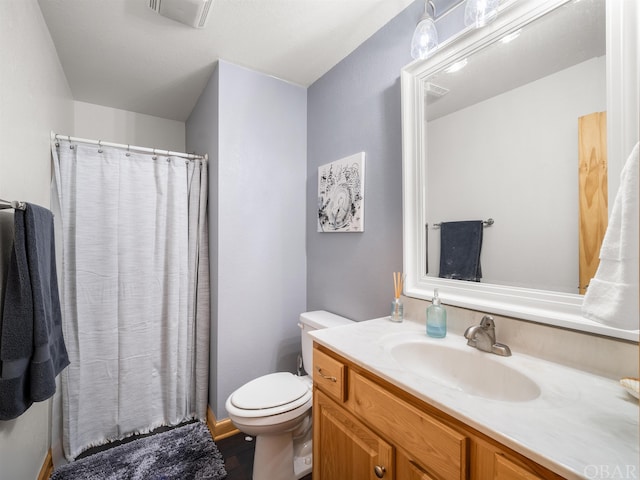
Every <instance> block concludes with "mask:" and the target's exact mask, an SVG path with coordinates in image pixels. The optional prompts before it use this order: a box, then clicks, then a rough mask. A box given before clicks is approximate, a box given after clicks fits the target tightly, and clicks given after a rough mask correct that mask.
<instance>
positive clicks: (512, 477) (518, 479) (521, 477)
mask: <svg viewBox="0 0 640 480" xmlns="http://www.w3.org/2000/svg"><path fill="white" fill-rule="evenodd" d="M493 478H494V480H542V477H539V476H538V475H536V474H535V473H532V472H530V471H529V470H527V469H525V468H524V467H521V466H520V465H518V464H516V463H514V462H512V461H511V460H509V459H508V458H507V457H505V456H504V455H502V454H501V453H496V454H495V456H494V477H493Z"/></svg>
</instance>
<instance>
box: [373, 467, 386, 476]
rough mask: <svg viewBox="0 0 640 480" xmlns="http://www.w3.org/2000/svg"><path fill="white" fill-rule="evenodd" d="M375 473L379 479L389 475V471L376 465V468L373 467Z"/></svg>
mask: <svg viewBox="0 0 640 480" xmlns="http://www.w3.org/2000/svg"><path fill="white" fill-rule="evenodd" d="M373 471H374V472H375V474H376V477H378V478H382V477H384V474H385V473H387V469H386V468H384V467H383V466H381V465H376V466H375V467H373Z"/></svg>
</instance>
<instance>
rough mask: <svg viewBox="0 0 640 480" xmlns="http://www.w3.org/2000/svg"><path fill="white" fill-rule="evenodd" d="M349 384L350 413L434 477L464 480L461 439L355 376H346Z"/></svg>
mask: <svg viewBox="0 0 640 480" xmlns="http://www.w3.org/2000/svg"><path fill="white" fill-rule="evenodd" d="M349 382H350V384H351V394H352V395H353V397H352V398H351V399H350V400H352V409H353V411H354V412H355V413H356V414H358V415H359V416H360V417H361V418H363V419H364V420H365V422H366V423H367V424H368V425H370V426H371V427H372V428H373V429H374V430H377V431H378V432H384V435H385V437H386V438H388V439H389V440H390V441H391V443H392V444H395V445H397V446H398V447H401V448H403V449H404V450H406V451H407V452H408V453H409V454H410V455H411V457H412V458H414V459H415V460H416V462H418V463H419V464H420V465H423V466H424V467H425V468H426V470H428V472H430V473H431V474H434V476H437V477H442V478H446V479H455V478H459V479H466V478H467V464H468V462H467V455H468V453H467V450H468V447H467V443H468V440H467V437H466V436H465V435H462V434H461V433H459V432H457V431H456V430H454V429H452V428H450V427H448V426H447V425H445V424H443V423H442V422H440V421H438V420H436V419H435V418H433V417H431V416H430V415H429V414H427V413H424V412H422V411H420V410H419V409H417V408H416V407H414V406H413V405H410V404H409V403H407V402H405V401H403V400H401V399H399V398H398V397H396V396H395V395H393V394H391V393H389V392H388V391H386V390H385V389H383V388H382V387H380V386H379V385H377V384H375V383H374V382H372V381H371V380H369V379H367V378H365V377H363V376H361V375H359V374H357V373H355V372H350V376H349Z"/></svg>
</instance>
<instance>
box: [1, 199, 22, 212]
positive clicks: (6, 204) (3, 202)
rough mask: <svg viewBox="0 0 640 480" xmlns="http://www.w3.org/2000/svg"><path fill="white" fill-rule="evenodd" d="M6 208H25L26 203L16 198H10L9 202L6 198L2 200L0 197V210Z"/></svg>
mask: <svg viewBox="0 0 640 480" xmlns="http://www.w3.org/2000/svg"><path fill="white" fill-rule="evenodd" d="M7 208H15V209H16V210H26V209H27V204H26V203H25V202H19V201H16V200H12V201H11V202H9V201H8V200H2V199H1V198H0V210H5V209H7Z"/></svg>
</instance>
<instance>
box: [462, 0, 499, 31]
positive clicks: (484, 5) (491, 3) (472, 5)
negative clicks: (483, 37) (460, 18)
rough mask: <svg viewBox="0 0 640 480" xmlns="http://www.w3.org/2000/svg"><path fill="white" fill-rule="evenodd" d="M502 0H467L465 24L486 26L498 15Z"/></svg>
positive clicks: (477, 26)
mask: <svg viewBox="0 0 640 480" xmlns="http://www.w3.org/2000/svg"><path fill="white" fill-rule="evenodd" d="M499 4H500V0H467V4H466V5H465V8H464V24H465V25H466V26H470V25H474V26H475V27H476V28H480V27H484V26H485V25H487V24H488V23H490V22H492V21H493V20H495V18H496V17H497V16H498V5H499Z"/></svg>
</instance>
